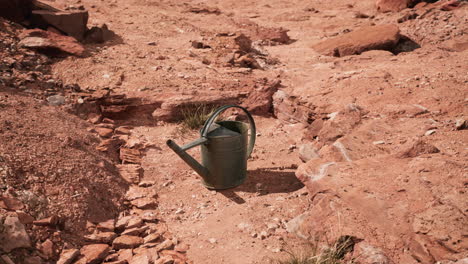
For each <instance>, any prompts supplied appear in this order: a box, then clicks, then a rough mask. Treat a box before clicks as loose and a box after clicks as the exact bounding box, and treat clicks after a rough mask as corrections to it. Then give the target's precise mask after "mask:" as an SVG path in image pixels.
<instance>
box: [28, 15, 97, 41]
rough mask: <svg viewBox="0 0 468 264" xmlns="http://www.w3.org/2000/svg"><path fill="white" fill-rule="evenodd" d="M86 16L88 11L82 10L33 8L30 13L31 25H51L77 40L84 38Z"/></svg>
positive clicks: (44, 26) (42, 26) (87, 16)
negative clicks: (56, 10) (66, 10)
mask: <svg viewBox="0 0 468 264" xmlns="http://www.w3.org/2000/svg"><path fill="white" fill-rule="evenodd" d="M88 18H89V14H88V11H84V10H77V11H73V12H64V11H59V12H55V11H51V10H34V11H32V15H31V20H32V23H33V25H35V26H37V27H40V28H47V27H48V26H53V27H54V28H56V29H58V30H60V31H61V32H63V33H65V34H67V35H68V36H71V37H74V38H75V39H77V40H79V41H81V40H83V39H84V37H85V33H86V31H87V30H88V28H87V26H86V25H87V24H88Z"/></svg>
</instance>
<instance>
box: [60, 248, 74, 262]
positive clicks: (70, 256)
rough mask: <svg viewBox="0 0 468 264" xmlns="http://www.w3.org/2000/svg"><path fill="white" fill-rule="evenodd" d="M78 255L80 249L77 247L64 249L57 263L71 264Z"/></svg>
mask: <svg viewBox="0 0 468 264" xmlns="http://www.w3.org/2000/svg"><path fill="white" fill-rule="evenodd" d="M79 255H80V251H79V250H78V249H64V250H63V251H62V253H61V254H60V258H59V260H58V261H57V264H72V263H73V261H75V259H76V258H77V257H78V256H79Z"/></svg>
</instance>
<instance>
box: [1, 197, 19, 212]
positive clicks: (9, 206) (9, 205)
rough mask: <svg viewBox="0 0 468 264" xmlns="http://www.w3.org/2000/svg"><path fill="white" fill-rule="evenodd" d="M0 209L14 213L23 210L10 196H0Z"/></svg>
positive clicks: (16, 200) (17, 201)
mask: <svg viewBox="0 0 468 264" xmlns="http://www.w3.org/2000/svg"><path fill="white" fill-rule="evenodd" d="M0 207H1V208H3V209H6V210H11V211H16V210H21V209H23V208H24V204H23V203H22V202H21V201H20V200H18V199H16V198H14V197H11V196H6V195H2V196H0Z"/></svg>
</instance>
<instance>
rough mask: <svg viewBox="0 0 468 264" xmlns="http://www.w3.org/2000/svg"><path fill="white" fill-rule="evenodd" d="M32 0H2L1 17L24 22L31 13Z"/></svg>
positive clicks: (0, 3)
mask: <svg viewBox="0 0 468 264" xmlns="http://www.w3.org/2000/svg"><path fill="white" fill-rule="evenodd" d="M32 2H33V1H32V0H2V1H0V17H4V18H6V19H9V20H12V21H15V22H22V21H23V20H25V19H26V17H27V16H29V14H30V13H31V10H32Z"/></svg>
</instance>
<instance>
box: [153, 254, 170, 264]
mask: <svg viewBox="0 0 468 264" xmlns="http://www.w3.org/2000/svg"><path fill="white" fill-rule="evenodd" d="M173 263H174V259H173V258H172V257H171V256H164V257H161V258H159V259H158V260H156V261H155V262H154V264H173Z"/></svg>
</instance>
